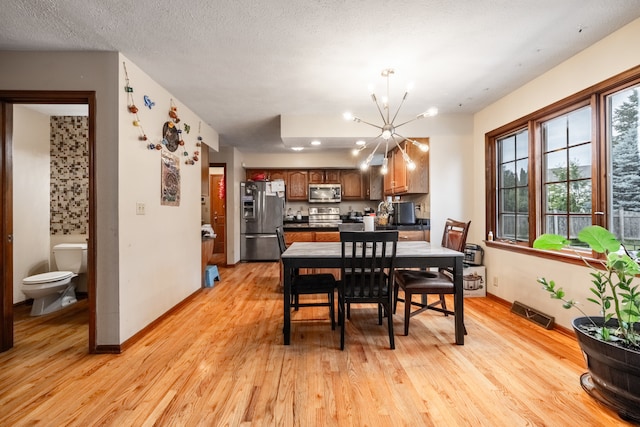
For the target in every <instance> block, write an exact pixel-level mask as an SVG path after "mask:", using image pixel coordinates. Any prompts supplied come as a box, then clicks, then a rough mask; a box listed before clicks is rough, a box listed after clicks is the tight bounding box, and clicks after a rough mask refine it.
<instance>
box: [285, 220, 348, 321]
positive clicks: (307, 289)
mask: <svg viewBox="0 0 640 427" xmlns="http://www.w3.org/2000/svg"><path fill="white" fill-rule="evenodd" d="M276 235H277V236H278V246H279V247H280V255H282V254H283V253H284V251H286V250H287V244H286V242H285V239H284V230H283V229H282V227H276ZM293 274H294V276H293V278H292V280H291V305H292V306H293V308H294V310H296V311H298V308H300V307H329V316H330V317H331V329H335V328H336V323H335V291H336V289H337V287H338V281H337V280H336V278H335V277H334V276H333V274H329V273H323V274H299V271H297V270H296V271H295V272H294V273H293ZM315 294H326V295H327V302H324V301H319V302H308V301H303V302H300V295H315Z"/></svg>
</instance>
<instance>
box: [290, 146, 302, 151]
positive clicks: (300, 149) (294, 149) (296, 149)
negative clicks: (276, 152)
mask: <svg viewBox="0 0 640 427" xmlns="http://www.w3.org/2000/svg"><path fill="white" fill-rule="evenodd" d="M291 149H292V150H293V151H302V150H304V147H291Z"/></svg>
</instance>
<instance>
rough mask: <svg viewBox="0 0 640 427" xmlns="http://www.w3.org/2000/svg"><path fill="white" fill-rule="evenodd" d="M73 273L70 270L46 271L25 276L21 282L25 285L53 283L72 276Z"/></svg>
mask: <svg viewBox="0 0 640 427" xmlns="http://www.w3.org/2000/svg"><path fill="white" fill-rule="evenodd" d="M74 275H75V274H74V273H72V272H71V271H50V272H48V273H42V274H36V275H34V276H29V277H25V278H24V279H23V280H22V283H23V284H24V285H27V286H29V285H39V284H42V283H53V282H59V281H62V280H66V279H69V278H72V277H73V276H74Z"/></svg>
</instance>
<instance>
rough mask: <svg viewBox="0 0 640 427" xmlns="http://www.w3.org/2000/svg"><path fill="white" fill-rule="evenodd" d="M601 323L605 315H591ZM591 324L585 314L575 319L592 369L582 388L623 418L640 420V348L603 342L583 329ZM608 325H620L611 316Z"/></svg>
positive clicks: (582, 347) (588, 365)
mask: <svg viewBox="0 0 640 427" xmlns="http://www.w3.org/2000/svg"><path fill="white" fill-rule="evenodd" d="M591 319H592V320H593V321H594V322H595V323H596V324H597V325H601V324H602V322H603V321H604V319H603V318H602V317H592V318H591ZM581 325H591V322H590V321H589V319H588V318H586V317H578V318H576V319H574V320H573V329H574V331H575V333H576V336H577V337H578V343H579V344H580V348H581V349H582V352H583V354H584V357H585V360H586V362H587V367H588V368H589V372H587V373H584V374H583V375H582V376H581V377H580V382H581V384H582V388H583V389H584V390H585V391H586V392H587V393H589V395H591V396H592V397H593V398H595V399H596V400H598V401H599V402H601V403H603V404H605V405H607V406H609V407H610V408H611V409H613V410H614V411H616V412H617V413H618V415H619V416H620V418H622V419H625V420H631V421H634V422H638V423H640V351H636V350H629V349H626V348H624V347H620V346H617V345H615V344H612V343H610V342H605V341H600V340H598V339H596V338H595V337H592V336H591V335H589V334H588V333H586V332H585V331H583V330H582V329H580V326H581ZM608 325H609V326H613V327H615V326H617V325H618V322H617V320H615V319H612V320H610V321H609V323H608Z"/></svg>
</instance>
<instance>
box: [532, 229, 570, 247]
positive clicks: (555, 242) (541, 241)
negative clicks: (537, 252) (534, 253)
mask: <svg viewBox="0 0 640 427" xmlns="http://www.w3.org/2000/svg"><path fill="white" fill-rule="evenodd" d="M568 244H569V241H568V240H567V239H566V238H565V237H564V236H560V235H558V234H547V233H545V234H541V235H540V236H539V237H538V238H537V239H536V240H535V241H534V242H533V247H534V248H536V249H547V250H553V251H557V250H560V249H562V248H564V247H565V246H567V245H568Z"/></svg>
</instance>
